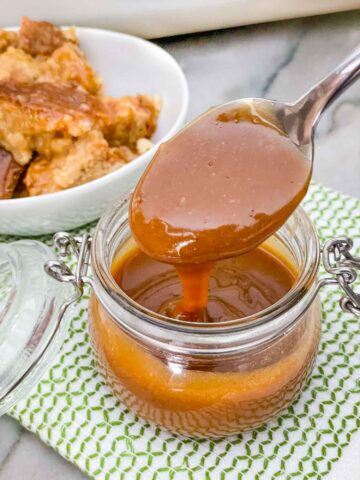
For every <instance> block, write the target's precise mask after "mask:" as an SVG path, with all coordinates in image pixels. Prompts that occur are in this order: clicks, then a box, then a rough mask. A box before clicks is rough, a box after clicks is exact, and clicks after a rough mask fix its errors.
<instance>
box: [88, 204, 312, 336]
mask: <svg viewBox="0 0 360 480" xmlns="http://www.w3.org/2000/svg"><path fill="white" fill-rule="evenodd" d="M129 200H130V195H128V196H126V197H124V198H122V199H121V200H119V201H118V202H117V204H115V206H114V205H113V206H112V207H111V208H109V209H108V210H107V211H106V212H105V213H104V214H103V215H102V217H101V219H100V221H99V222H98V225H97V228H96V230H95V233H94V237H93V241H92V247H91V261H92V269H93V275H94V282H93V287H94V292H95V294H96V296H97V297H98V298H99V299H100V301H101V303H102V304H103V306H104V307H105V308H106V309H107V311H108V313H110V315H111V316H112V318H113V319H114V320H115V321H117V322H118V323H121V322H119V319H117V318H116V312H115V311H114V308H111V307H109V306H108V305H107V301H106V300H107V298H109V299H111V300H112V305H113V306H114V305H119V306H121V307H122V308H123V309H124V310H125V311H127V312H128V313H130V314H132V315H136V316H137V317H138V318H140V319H141V320H142V321H143V322H146V323H148V324H151V325H153V326H155V327H160V328H161V329H165V330H172V331H176V332H182V333H184V334H186V333H189V334H192V335H194V334H195V335H196V334H200V335H204V334H211V335H214V334H215V333H217V334H224V333H230V332H234V331H236V332H244V331H249V330H251V331H254V330H256V329H260V328H261V327H263V326H264V325H268V324H269V323H271V322H272V321H273V320H275V319H277V318H278V317H279V316H281V314H283V313H284V312H286V311H289V310H290V309H292V308H293V307H295V306H296V305H297V304H299V302H300V300H301V299H303V298H304V297H306V296H307V295H308V294H309V291H310V290H311V286H312V285H313V283H314V280H315V278H316V275H317V272H318V268H319V262H320V246H319V241H318V237H317V233H316V230H315V227H314V225H313V223H312V222H311V220H310V218H309V216H308V215H307V213H306V212H305V211H304V210H303V208H302V207H298V208H297V209H296V210H295V212H294V213H293V214H292V216H291V217H290V218H291V219H292V220H293V221H295V223H296V224H297V225H298V226H300V228H301V229H302V231H303V232H304V233H305V235H304V238H305V248H306V252H307V255H306V258H305V262H304V264H303V266H302V270H301V271H300V273H299V276H298V278H297V279H296V282H295V283H294V285H293V287H292V288H291V289H290V290H289V291H288V292H287V293H286V294H285V295H284V296H283V297H282V298H281V299H280V300H278V301H277V302H276V303H274V304H273V305H271V306H269V307H267V308H266V309H264V310H262V311H260V312H257V313H256V314H252V315H249V316H246V317H243V318H240V319H234V320H229V321H227V322H212V323H210V322H202V323H196V324H194V323H191V322H186V321H182V320H177V319H173V318H169V317H166V316H164V315H161V314H159V313H156V312H152V311H150V310H148V309H146V308H145V307H143V306H141V305H139V304H138V303H136V302H135V301H134V300H133V299H131V298H130V297H129V296H127V295H126V293H125V292H124V291H123V290H121V288H120V287H119V285H118V284H117V283H116V282H115V279H114V278H113V276H112V274H111V271H110V267H109V265H108V263H107V258H106V255H109V251H110V246H111V245H110V244H111V240H109V236H110V237H111V238H113V236H114V234H115V230H116V228H119V226H120V225H124V224H126V223H128V205H129ZM288 222H289V220H288ZM288 222H286V224H287V223H288ZM286 224H285V225H286ZM115 251H116V250H115ZM111 260H112V259H111ZM301 313H302V312H301Z"/></svg>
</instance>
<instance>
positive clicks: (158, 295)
mask: <svg viewBox="0 0 360 480" xmlns="http://www.w3.org/2000/svg"><path fill="white" fill-rule="evenodd" d="M218 263H219V264H218V265H217V267H216V268H215V269H213V270H212V272H211V274H210V282H209V286H210V287H209V299H210V301H209V304H208V309H207V315H208V318H207V322H210V321H213V322H218V323H216V324H214V325H219V324H220V325H224V326H225V325H226V324H227V323H228V322H229V321H231V320H230V318H238V316H239V313H243V315H250V314H251V313H252V314H254V313H255V315H256V312H259V313H260V312H262V311H264V308H265V309H266V308H267V307H269V306H270V305H272V304H273V303H274V302H275V303H276V301H277V300H279V299H281V298H282V297H283V296H284V295H285V294H286V293H287V292H288V291H289V289H291V288H292V286H293V284H294V282H295V281H296V280H295V278H296V276H297V270H296V268H295V266H294V265H293V264H291V262H290V261H289V260H287V259H286V257H284V255H283V254H282V253H280V252H279V251H277V250H276V249H275V248H270V247H268V246H261V247H260V248H258V249H257V250H255V251H252V252H249V253H248V254H246V255H244V256H240V257H238V258H231V259H225V260H223V261H220V262H218ZM245 265H246V266H247V268H246V269H244V270H242V267H243V266H245ZM112 273H113V275H114V278H115V279H116V281H117V282H118V284H119V286H120V287H121V289H122V290H123V291H124V294H125V295H126V296H129V298H132V300H133V301H134V302H135V303H136V304H139V305H142V307H144V308H145V309H151V310H155V311H158V312H162V311H163V309H164V308H165V312H163V313H167V312H166V309H167V308H168V305H169V302H170V304H171V301H172V300H175V303H176V300H177V296H181V295H182V291H181V285H180V280H179V278H178V276H177V275H176V271H175V269H174V267H173V266H170V265H166V264H163V263H161V262H157V261H156V260H154V259H152V258H150V257H148V256H147V255H146V254H144V253H143V252H141V251H140V250H139V248H138V247H137V245H136V244H135V243H134V241H133V240H130V241H128V242H126V244H125V245H124V247H123V249H121V250H120V251H119V252H118V254H117V255H116V256H115V258H114V261H113V264H112ZM227 282H231V283H232V287H230V286H229V284H228V283H227ZM319 308H320V307H319V302H318V301H315V302H314V303H313V304H312V305H311V306H310V308H308V309H307V310H306V311H305V312H304V313H303V314H302V315H301V316H300V318H299V319H298V320H297V322H296V324H295V325H294V326H293V327H291V328H289V329H288V331H286V332H285V333H283V334H282V335H279V336H275V338H274V339H271V340H269V341H268V342H266V343H265V344H263V345H260V346H259V347H254V348H250V349H249V350H245V351H243V352H242V351H239V352H234V353H231V354H228V355H214V354H211V353H204V354H200V355H194V354H192V353H191V352H190V353H183V352H181V353H174V352H173V351H172V350H171V349H168V347H169V345H170V346H171V341H170V340H169V344H167V343H163V344H162V345H161V346H159V345H158V344H157V343H156V342H154V341H153V340H150V339H149V341H148V340H147V339H146V338H144V337H137V335H133V334H132V333H131V332H128V331H126V329H123V328H121V326H120V325H119V324H118V323H117V322H116V320H115V321H114V318H113V317H112V316H111V315H109V313H108V312H107V311H106V310H105V309H104V308H103V307H102V305H101V303H100V302H99V301H98V299H97V298H96V297H95V296H94V295H93V296H92V299H91V323H90V331H91V337H92V341H93V344H94V346H95V350H96V353H97V358H98V361H99V365H100V366H101V370H102V372H103V373H104V375H105V377H106V379H107V382H108V384H109V385H110V387H111V389H112V390H113V391H114V393H115V394H116V396H117V397H118V398H119V399H120V400H121V401H122V402H123V403H124V404H125V405H126V406H127V407H128V408H129V409H131V410H132V411H133V412H135V413H136V414H137V415H139V416H140V417H142V418H145V419H146V420H149V421H151V422H154V423H155V424H157V425H161V426H163V427H165V428H167V429H169V430H172V431H174V432H177V433H181V434H183V435H187V436H191V437H199V438H204V437H205V438H209V437H221V436H224V435H229V434H234V433H238V432H241V431H244V430H248V429H251V428H255V427H257V426H259V425H261V424H263V423H264V422H266V421H268V420H269V419H271V418H273V417H274V416H276V415H277V414H279V412H281V411H282V410H283V409H284V408H285V407H287V406H288V405H289V404H290V403H291V402H292V401H293V400H294V398H296V396H297V395H298V393H299V392H300V390H301V388H302V387H303V385H304V382H305V380H306V378H307V376H308V374H309V372H310V370H311V366H312V363H313V360H314V357H315V354H316V350H317V344H318V339H319V329H320V309H319ZM119 318H120V317H119ZM138 318H139V319H141V314H140V313H139V317H138ZM164 318H165V317H164ZM224 318H226V320H224ZM245 319H246V317H245ZM187 320H188V319H187ZM219 322H220V323H219ZM221 322H222V323H221ZM186 323H187V324H188V325H189V322H188V321H187V322H186ZM208 325H210V323H208ZM250 327H251V326H250Z"/></svg>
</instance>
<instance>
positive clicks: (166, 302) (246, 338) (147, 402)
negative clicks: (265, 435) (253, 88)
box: [90, 102, 320, 437]
mask: <svg viewBox="0 0 360 480" xmlns="http://www.w3.org/2000/svg"><path fill="white" fill-rule="evenodd" d="M255 107H256V105H255V104H249V103H247V102H239V103H238V104H237V105H236V106H234V105H233V104H231V106H222V107H219V108H216V109H212V110H210V111H209V112H207V113H206V114H204V115H203V116H201V117H199V119H197V120H195V121H194V122H193V123H191V124H190V125H189V126H187V127H186V128H185V129H184V130H183V131H181V132H180V133H179V134H178V135H176V136H175V137H174V138H173V139H171V140H170V141H168V142H166V143H165V144H163V145H161V146H160V148H159V150H158V152H157V154H156V155H155V157H154V159H153V160H152V162H151V163H150V165H149V167H148V169H147V170H146V171H145V173H144V175H143V177H142V178H141V180H140V182H139V183H138V185H137V187H136V189H135V192H134V194H133V197H132V200H131V203H130V208H129V224H130V227H131V233H132V235H133V237H130V238H129V237H128V238H127V240H126V241H125V242H123V243H122V245H121V248H120V247H118V248H117V252H116V253H115V254H114V255H113V256H112V258H111V263H110V265H111V266H110V267H107V268H109V269H110V276H111V284H112V287H111V289H113V291H114V292H115V291H116V298H117V300H118V302H117V303H116V306H117V308H116V309H115V310H114V308H113V307H112V308H104V306H103V302H100V301H99V298H100V297H99V298H98V297H97V296H96V295H93V296H92V299H91V323H90V332H91V337H92V341H93V344H94V347H95V350H96V352H97V357H98V360H99V364H100V366H101V369H102V371H103V372H104V374H105V377H106V379H107V382H108V384H109V385H110V387H111V388H112V390H113V391H114V392H115V394H116V395H117V397H118V398H119V399H120V400H121V401H122V402H123V403H124V404H125V405H126V406H128V407H129V408H130V409H131V410H132V411H134V412H135V413H136V414H138V415H139V416H141V417H143V418H145V419H146V420H149V421H152V422H154V423H156V424H158V425H161V426H164V427H166V428H168V429H170V430H173V431H175V432H177V433H181V434H184V435H189V436H192V437H219V436H223V435H228V434H234V433H238V432H241V431H244V430H247V429H250V428H254V427H256V426H258V425H261V424H262V423H264V422H266V421H268V420H269V419H271V418H273V417H274V416H276V415H277V414H278V413H279V412H280V411H281V410H282V409H283V408H285V407H286V406H288V405H289V404H290V403H291V402H292V401H293V400H294V398H296V396H297V394H298V393H299V392H300V390H301V388H302V386H303V384H304V382H305V380H306V378H307V376H308V374H309V372H310V369H311V366H312V363H313V360H314V357H315V354H316V349H317V344H318V339H319V325H320V310H319V302H318V300H317V299H316V300H315V301H313V302H312V303H311V304H306V302H305V300H302V302H303V303H302V304H301V305H303V306H302V309H300V310H299V311H297V306H296V302H295V303H294V301H292V303H291V306H289V307H288V308H289V312H287V311H286V308H285V307H284V298H292V295H293V293H292V292H294V291H295V290H296V289H297V288H298V285H297V284H298V282H299V281H300V280H299V278H300V277H301V272H300V266H301V265H303V263H301V262H300V263H299V262H296V261H294V256H293V254H292V253H291V249H287V250H286V249H285V250H286V252H285V250H284V249H281V248H279V245H277V244H276V242H272V241H271V239H272V236H276V233H275V232H277V230H278V229H279V228H280V227H281V226H282V225H283V224H284V222H285V221H287V219H288V218H289V217H290V215H291V214H292V213H293V212H294V210H295V209H296V207H297V206H298V204H299V203H300V201H301V199H302V198H303V196H304V195H305V193H306V190H307V187H308V183H309V179H310V174H311V171H310V165H309V163H308V162H307V161H306V159H305V157H304V156H303V155H302V153H301V152H300V150H298V149H297V147H296V146H295V145H294V144H293V143H292V142H291V141H290V139H289V138H287V137H286V136H285V135H284V134H283V133H282V132H281V131H280V130H279V128H278V126H277V124H276V122H275V121H274V120H273V119H272V118H271V116H270V115H269V114H268V112H265V111H258V110H256V108H255ZM300 223H301V222H300ZM294 228H295V229H296V228H298V225H296V224H295V227H294ZM111 229H112V231H114V227H113V226H112V227H111ZM310 233H311V232H310ZM312 235H315V234H313V233H312ZM295 236H296V235H294V234H291V235H290V237H289V242H290V243H291V242H294V237H295ZM267 239H268V240H267ZM303 241H304V242H305V243H306V242H307V241H309V240H308V239H307V238H306V237H305V239H303ZM264 242H265V243H264ZM297 247H298V245H297V244H296V245H295V247H294V248H295V250H296V248H297ZM106 250H107V251H108V247H106ZM314 265H315V266H316V262H314V263H313V267H312V268H314ZM313 278H314V276H313ZM310 288H311V285H310V284H303V285H302V287H301V288H299V289H298V293H297V295H298V297H299V299H300V297H306V294H307V291H308V289H310ZM288 302H289V300H288ZM304 302H305V303H304ZM288 305H290V303H288ZM284 325H285V326H284ZM260 332H262V333H260ZM224 345H225V346H224Z"/></svg>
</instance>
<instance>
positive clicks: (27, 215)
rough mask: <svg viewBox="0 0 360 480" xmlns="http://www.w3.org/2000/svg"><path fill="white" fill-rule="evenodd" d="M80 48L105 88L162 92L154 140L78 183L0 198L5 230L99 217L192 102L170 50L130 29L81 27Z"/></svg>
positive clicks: (46, 229)
mask: <svg viewBox="0 0 360 480" xmlns="http://www.w3.org/2000/svg"><path fill="white" fill-rule="evenodd" d="M77 34H78V36H79V39H80V44H81V48H82V49H83V50H84V52H85V53H86V55H87V58H88V60H89V62H90V64H91V65H93V67H94V68H95V69H96V70H97V71H98V72H99V73H100V76H101V78H102V79H103V82H104V86H105V92H106V93H107V94H109V95H113V96H115V97H120V96H122V95H136V94H139V93H149V94H158V95H160V96H161V98H162V110H161V113H160V116H159V122H158V127H157V130H156V132H155V134H154V136H153V138H152V140H153V141H154V143H155V145H154V147H153V148H152V149H151V150H149V151H148V152H146V153H145V154H144V155H141V156H139V157H138V158H136V159H135V160H133V161H132V162H131V163H129V164H127V165H125V166H123V167H121V168H119V170H116V171H115V172H112V173H110V174H108V175H106V176H104V177H101V178H99V179H97V180H94V181H92V182H89V183H85V184H84V185H80V186H79V187H74V188H70V189H68V190H64V191H61V192H57V193H51V194H47V195H40V196H38V197H28V198H15V199H9V200H0V233H3V234H16V235H38V234H45V233H53V232H55V231H58V230H69V229H72V228H75V227H78V226H80V225H84V224H86V223H89V222H91V221H93V220H95V219H97V218H99V217H100V215H101V213H102V212H103V210H104V209H105V208H106V207H107V206H108V205H109V204H111V203H112V202H113V201H114V200H115V199H116V198H117V197H119V196H121V195H124V194H126V193H127V192H129V191H130V190H131V189H132V188H133V187H134V186H135V184H136V182H137V180H138V178H139V177H140V175H141V173H142V172H143V170H144V168H145V167H146V165H147V164H148V162H149V160H150V159H151V158H152V156H153V154H154V152H155V150H156V148H157V146H158V145H159V144H160V143H161V142H163V141H165V140H167V139H168V138H170V137H171V136H172V135H174V134H175V133H176V132H177V130H179V128H180V127H181V126H182V124H183V123H184V119H185V114H186V111H187V108H188V97H189V94H188V86H187V82H186V79H185V76H184V74H183V72H182V70H181V68H180V67H179V65H178V64H177V62H176V61H175V60H174V58H173V57H172V56H171V55H169V54H168V53H167V52H166V51H165V50H163V49H162V48H160V47H158V46H157V45H154V44H153V43H150V42H148V41H146V40H142V39H140V38H137V37H133V36H131V35H126V34H123V33H116V32H111V31H106V30H98V29H93V28H77Z"/></svg>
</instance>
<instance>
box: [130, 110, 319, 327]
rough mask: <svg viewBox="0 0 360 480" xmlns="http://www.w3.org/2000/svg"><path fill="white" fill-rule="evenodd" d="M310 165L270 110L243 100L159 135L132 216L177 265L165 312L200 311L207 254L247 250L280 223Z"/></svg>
mask: <svg viewBox="0 0 360 480" xmlns="http://www.w3.org/2000/svg"><path fill="white" fill-rule="evenodd" d="M310 173H311V166H310V163H309V162H308V161H307V160H306V158H305V157H304V156H303V154H302V153H301V151H300V150H299V149H298V148H297V147H296V146H295V145H294V144H293V143H292V141H291V140H290V139H289V138H288V137H287V136H285V135H284V134H283V132H281V130H279V127H278V125H276V122H275V121H274V119H273V118H272V117H271V115H270V113H269V112H266V111H264V109H262V110H261V111H260V110H257V109H256V104H255V103H247V102H246V101H242V102H238V103H237V104H236V105H235V106H234V104H233V103H232V104H231V105H227V106H226V105H225V106H222V107H219V108H215V109H212V110H210V111H209V112H207V113H205V114H204V115H202V116H200V117H199V118H198V119H196V120H195V121H194V122H192V123H191V124H190V125H189V126H187V127H186V128H184V129H183V130H182V131H181V132H180V133H179V134H178V135H176V136H175V137H174V138H173V139H171V140H169V141H168V142H166V143H164V144H162V145H161V146H160V148H159V149H158V151H157V154H156V155H155V157H154V158H153V160H152V162H151V163H150V165H149V167H148V168H147V170H146V172H145V173H144V175H143V176H142V178H141V179H140V181H139V183H138V185H137V187H136V189H135V192H134V194H133V197H132V202H131V206H130V215H129V217H130V224H131V229H132V233H133V235H134V237H135V239H136V241H137V243H138V245H139V246H140V248H141V250H142V251H143V252H145V253H146V254H147V255H148V256H149V257H152V258H154V259H156V260H158V261H162V262H166V263H168V264H174V265H176V268H177V271H178V274H179V276H180V279H181V285H182V290H183V294H182V298H181V300H179V301H178V303H177V305H175V306H174V308H173V309H170V310H168V311H167V313H168V314H171V315H172V316H174V317H181V318H187V319H188V320H193V321H203V320H204V318H205V319H206V314H205V313H204V312H205V309H206V306H207V304H208V288H209V285H208V281H209V275H211V273H210V272H211V271H212V267H213V264H214V262H215V261H218V260H219V259H224V258H232V257H235V256H239V255H243V254H244V253H246V252H249V251H252V250H254V249H255V248H256V247H257V246H258V245H260V244H261V243H262V242H264V241H265V240H266V239H267V238H268V237H269V236H271V235H272V234H273V233H274V232H275V231H276V230H278V229H279V228H280V227H281V225H283V224H284V222H285V221H286V219H287V218H288V217H289V216H290V215H291V213H292V212H293V211H294V210H295V208H296V207H297V206H298V205H299V203H300V201H301V200H302V198H303V197H304V195H305V193H306V191H307V188H308V184H309V179H310ZM241 263H242V262H241V261H240V264H241ZM231 265H232V266H233V265H234V262H231ZM214 268H216V269H219V267H217V266H215V267H214ZM246 268H248V265H246ZM276 269H277V270H281V267H280V264H279V266H278V267H276ZM217 271H218V270H217ZM216 275H217V274H215V276H216ZM224 319H225V318H224Z"/></svg>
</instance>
